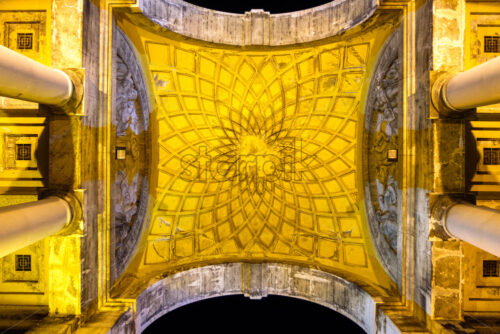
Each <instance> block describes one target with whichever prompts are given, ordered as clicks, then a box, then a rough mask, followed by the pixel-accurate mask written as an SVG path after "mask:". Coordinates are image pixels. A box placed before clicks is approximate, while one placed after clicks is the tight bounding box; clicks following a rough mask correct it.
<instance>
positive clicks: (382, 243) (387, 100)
mask: <svg viewBox="0 0 500 334" xmlns="http://www.w3.org/2000/svg"><path fill="white" fill-rule="evenodd" d="M401 34H402V31H401V30H398V31H396V32H395V33H394V34H393V36H391V38H390V39H389V40H388V41H387V42H386V45H385V47H384V50H383V51H382V54H381V56H380V58H379V60H378V64H377V67H376V70H375V72H374V75H373V77H372V82H371V85H370V93H369V94H368V97H367V103H366V106H367V107H366V111H365V128H366V131H367V132H366V133H365V141H364V150H365V152H364V157H363V159H364V162H363V165H364V167H365V171H364V175H365V180H364V181H365V182H366V185H365V188H366V190H365V196H366V199H367V200H366V202H365V203H366V210H367V214H368V217H369V218H370V219H369V225H370V231H371V233H372V235H373V237H374V239H375V244H376V246H377V252H378V254H379V256H380V259H381V260H382V263H383V264H384V267H385V269H386V270H387V271H388V272H389V273H390V275H391V276H392V278H393V279H394V280H396V277H397V276H398V275H397V253H398V250H397V249H398V235H399V234H398V232H399V230H400V227H399V225H400V222H401V213H400V212H399V209H398V208H399V207H400V205H399V204H398V199H399V201H400V198H401V194H400V192H401V191H400V189H399V188H400V187H399V186H398V180H399V176H398V174H397V170H398V163H397V161H393V160H389V159H388V152H389V150H396V152H397V150H398V148H399V147H400V143H399V136H398V132H399V127H400V122H401V121H400V113H401V109H402V108H401V105H402V95H401V90H402V79H401V76H402V73H401V72H402V68H401V65H402V64H401V61H400V55H401V53H402V51H401V48H402V44H401V37H402V36H401Z"/></svg>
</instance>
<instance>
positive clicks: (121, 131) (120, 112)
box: [111, 28, 150, 281]
mask: <svg viewBox="0 0 500 334" xmlns="http://www.w3.org/2000/svg"><path fill="white" fill-rule="evenodd" d="M115 29H116V30H115V43H116V56H115V57H114V71H115V72H114V73H115V80H116V81H115V98H114V109H113V114H112V117H113V120H114V122H113V124H114V125H115V127H116V136H115V138H114V146H115V148H116V152H118V150H120V151H121V152H122V154H123V155H122V156H120V157H118V153H115V152H113V153H114V155H115V156H114V157H113V159H114V162H115V163H114V172H113V174H114V185H113V190H112V207H113V218H112V231H113V233H112V240H111V243H112V245H113V246H114V256H112V259H113V261H114V265H112V275H111V276H112V281H114V279H116V278H117V277H118V276H119V275H120V274H121V273H122V272H123V270H124V269H125V267H126V266H127V264H128V262H129V261H130V259H131V257H132V254H133V252H134V248H135V247H136V245H137V241H138V239H139V236H140V233H141V230H142V227H143V223H144V220H145V216H146V214H145V213H146V209H147V204H148V196H149V190H148V189H149V188H148V169H147V166H148V161H149V156H150V153H149V147H148V145H147V143H148V142H149V140H148V138H149V132H148V131H147V130H148V122H149V112H150V108H149V103H148V98H147V91H146V88H145V84H144V79H143V77H142V73H141V70H140V66H139V64H138V62H137V58H136V56H135V53H134V50H133V46H132V45H131V44H130V42H129V41H128V39H127V38H126V37H125V35H124V34H123V33H122V32H121V31H120V30H119V29H118V28H115Z"/></svg>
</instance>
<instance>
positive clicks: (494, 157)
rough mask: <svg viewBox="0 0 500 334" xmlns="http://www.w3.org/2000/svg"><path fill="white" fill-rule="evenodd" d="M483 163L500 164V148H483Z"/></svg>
mask: <svg viewBox="0 0 500 334" xmlns="http://www.w3.org/2000/svg"><path fill="white" fill-rule="evenodd" d="M483 165H500V148H496V147H495V148H494V147H485V148H483Z"/></svg>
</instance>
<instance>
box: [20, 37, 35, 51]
mask: <svg viewBox="0 0 500 334" xmlns="http://www.w3.org/2000/svg"><path fill="white" fill-rule="evenodd" d="M17 49H18V50H31V49H33V34H32V33H18V34H17Z"/></svg>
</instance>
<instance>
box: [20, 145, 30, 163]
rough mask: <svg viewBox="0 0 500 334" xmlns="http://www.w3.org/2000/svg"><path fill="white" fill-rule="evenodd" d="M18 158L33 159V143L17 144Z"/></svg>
mask: <svg viewBox="0 0 500 334" xmlns="http://www.w3.org/2000/svg"><path fill="white" fill-rule="evenodd" d="M16 160H31V144H16Z"/></svg>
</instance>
